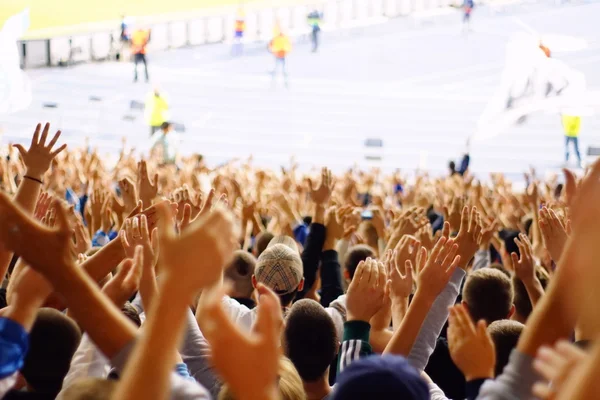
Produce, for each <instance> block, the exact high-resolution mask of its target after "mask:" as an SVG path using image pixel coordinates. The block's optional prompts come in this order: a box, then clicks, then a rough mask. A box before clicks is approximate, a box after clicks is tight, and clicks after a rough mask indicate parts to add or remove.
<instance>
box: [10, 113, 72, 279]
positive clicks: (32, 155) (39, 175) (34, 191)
mask: <svg viewBox="0 0 600 400" xmlns="http://www.w3.org/2000/svg"><path fill="white" fill-rule="evenodd" d="M41 129H42V126H41V124H37V126H36V128H35V132H34V133H33V138H32V139H31V145H30V146H29V149H28V150H25V148H24V147H23V146H22V145H20V144H16V145H15V147H16V148H17V150H19V154H20V155H21V158H22V160H23V163H24V164H25V175H23V176H22V179H21V183H20V184H19V188H18V189H17V193H16V194H15V197H14V201H15V203H17V204H18V205H19V207H21V209H22V210H23V211H24V212H25V213H27V214H31V213H33V210H34V208H35V204H36V202H37V199H38V196H39V195H40V192H41V190H42V186H43V184H44V175H45V174H46V171H48V169H49V168H50V164H51V163H52V160H53V159H54V157H56V155H57V154H58V153H60V152H61V151H63V150H64V149H65V148H66V147H67V145H66V144H63V145H62V146H60V147H58V148H57V149H55V150H53V147H54V145H55V144H56V142H57V141H58V138H59V137H60V131H58V132H56V134H55V135H54V136H53V137H52V139H51V140H50V142H48V144H46V139H47V138H48V131H49V130H50V124H46V125H45V126H44V130H43V131H41ZM40 131H41V136H40ZM11 258H12V252H10V251H8V250H6V249H0V277H1V278H2V279H4V276H5V275H6V270H7V268H8V266H9V264H10V260H11Z"/></svg>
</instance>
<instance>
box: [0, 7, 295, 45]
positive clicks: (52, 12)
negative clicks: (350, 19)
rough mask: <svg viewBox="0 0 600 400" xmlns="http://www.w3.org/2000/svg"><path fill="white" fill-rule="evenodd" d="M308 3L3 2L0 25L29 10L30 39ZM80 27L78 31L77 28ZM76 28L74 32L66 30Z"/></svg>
mask: <svg viewBox="0 0 600 400" xmlns="http://www.w3.org/2000/svg"><path fill="white" fill-rule="evenodd" d="M306 2H307V1H306V0H83V1H82V0H0V3H1V4H0V26H1V25H2V24H3V23H4V21H5V20H6V19H7V18H8V17H10V16H11V15H13V14H16V13H18V12H20V11H22V10H23V9H25V8H27V7H29V12H30V19H31V25H30V28H29V32H28V34H27V35H26V37H42V36H54V35H60V34H65V33H74V32H77V31H79V32H81V31H85V30H86V29H85V28H86V25H90V26H94V25H95V26H99V25H101V24H102V23H103V22H108V23H112V22H115V21H116V22H118V21H119V20H120V19H121V16H122V15H128V16H136V17H158V16H161V15H164V14H171V13H188V12H192V11H195V12H202V11H209V10H211V9H215V8H220V7H234V6H236V5H239V4H245V5H247V6H250V7H253V6H256V7H269V6H273V7H274V6H279V5H287V4H291V3H296V4H297V3H306ZM75 26H77V28H75ZM66 27H73V29H65V28H66Z"/></svg>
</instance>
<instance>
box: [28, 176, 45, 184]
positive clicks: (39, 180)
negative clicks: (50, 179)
mask: <svg viewBox="0 0 600 400" xmlns="http://www.w3.org/2000/svg"><path fill="white" fill-rule="evenodd" d="M23 178H24V179H29V180H31V181H34V182H37V183H39V184H40V185H43V184H44V182H42V180H41V179H38V178H34V177H33V176H29V175H23Z"/></svg>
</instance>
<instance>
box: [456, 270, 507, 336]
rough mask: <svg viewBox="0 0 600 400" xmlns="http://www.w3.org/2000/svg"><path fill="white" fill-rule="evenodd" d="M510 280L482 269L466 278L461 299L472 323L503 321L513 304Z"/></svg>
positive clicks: (493, 271) (494, 271) (492, 271)
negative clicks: (481, 320) (471, 318)
mask: <svg viewBox="0 0 600 400" xmlns="http://www.w3.org/2000/svg"><path fill="white" fill-rule="evenodd" d="M513 296H514V294H513V288H512V284H511V281H510V278H509V277H507V276H506V275H504V274H503V273H502V272H500V271H498V270H495V269H492V268H483V269H480V270H477V271H475V272H473V273H471V274H469V275H468V276H467V279H466V281H465V286H464V287H463V292H462V299H463V301H464V302H465V303H466V304H467V307H468V308H469V312H470V313H471V316H472V317H473V321H479V320H480V319H483V320H485V322H486V323H487V324H490V323H492V322H494V321H498V320H500V319H505V318H506V317H507V316H508V313H509V312H510V309H511V307H512V304H513Z"/></svg>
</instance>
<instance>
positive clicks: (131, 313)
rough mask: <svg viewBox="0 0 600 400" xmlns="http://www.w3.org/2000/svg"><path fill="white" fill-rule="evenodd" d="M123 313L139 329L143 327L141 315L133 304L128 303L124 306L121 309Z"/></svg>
mask: <svg viewBox="0 0 600 400" xmlns="http://www.w3.org/2000/svg"><path fill="white" fill-rule="evenodd" d="M121 312H122V313H123V314H124V315H125V316H126V317H127V318H129V320H130V321H131V322H133V323H134V324H135V325H136V326H137V327H138V328H139V327H140V326H142V320H141V318H140V314H139V313H138V312H137V310H136V309H135V307H134V306H133V304H131V303H130V302H126V303H125V304H123V307H121Z"/></svg>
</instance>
